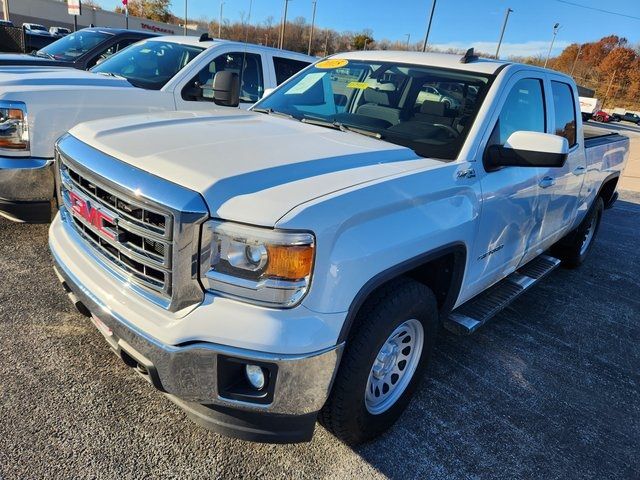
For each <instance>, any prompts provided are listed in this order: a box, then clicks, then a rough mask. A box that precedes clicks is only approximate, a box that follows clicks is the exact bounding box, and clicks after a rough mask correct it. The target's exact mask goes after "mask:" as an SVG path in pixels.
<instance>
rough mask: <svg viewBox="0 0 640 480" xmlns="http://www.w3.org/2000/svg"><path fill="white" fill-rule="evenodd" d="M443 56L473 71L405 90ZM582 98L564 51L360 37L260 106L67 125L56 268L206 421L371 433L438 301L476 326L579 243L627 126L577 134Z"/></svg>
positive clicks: (423, 346)
mask: <svg viewBox="0 0 640 480" xmlns="http://www.w3.org/2000/svg"><path fill="white" fill-rule="evenodd" d="M402 77H404V78H402ZM353 78H357V80H353ZM390 78H393V79H394V84H395V85H396V86H399V88H396V89H390V88H388V89H382V88H377V86H380V85H384V84H385V83H387V82H388V80H389V79H390ZM345 79H346V82H345ZM434 79H436V80H438V81H442V82H454V83H459V84H460V85H461V86H462V87H464V88H463V91H466V92H469V91H470V89H469V88H468V87H477V88H478V91H479V93H478V94H477V95H474V97H475V100H472V101H469V102H466V104H465V109H464V111H457V110H451V109H446V108H444V107H443V105H442V102H440V101H434V100H430V99H426V100H423V105H424V108H421V109H419V110H418V111H417V112H416V111H414V110H413V106H414V105H415V102H416V100H417V98H418V96H419V95H420V94H421V92H423V91H424V88H423V86H424V85H425V84H428V83H429V82H432V81H434ZM345 83H346V88H345ZM338 92H339V93H338ZM219 95H220V98H221V99H224V100H225V101H226V102H230V103H233V102H236V101H237V100H238V94H237V92H236V91H235V90H233V89H225V90H224V91H220V92H219ZM344 96H346V99H345V98H343V97H344ZM577 98H578V96H577V92H576V86H575V84H574V82H573V80H572V78H571V77H569V76H567V75H564V74H561V73H558V72H554V71H551V70H546V69H542V68H538V67H534V66H531V65H522V64H517V63H507V62H500V61H496V60H489V59H482V60H481V61H479V60H478V59H477V57H475V56H474V55H473V53H472V52H467V54H466V55H465V56H464V57H463V58H462V61H461V59H460V58H459V57H458V56H454V55H442V54H423V53H416V52H388V51H381V52H376V51H355V52H350V53H346V54H340V55H336V56H333V57H331V58H329V59H327V60H323V61H320V62H318V63H316V64H315V65H314V66H312V67H309V68H306V69H305V70H303V71H302V72H300V73H298V74H297V75H296V76H294V77H292V78H291V79H290V80H289V81H287V82H285V83H284V84H283V85H281V86H280V87H279V88H277V89H276V90H275V91H274V92H272V93H271V94H270V95H268V96H267V97H265V98H263V99H262V100H261V101H260V102H258V103H257V104H256V105H255V106H254V107H253V108H252V111H249V112H243V111H235V112H234V111H228V110H227V111H221V110H220V111H216V112H200V113H181V112H178V113H162V114H160V113H158V114H153V115H137V116H122V117H117V118H108V119H102V120H97V121H94V122H88V123H83V124H80V125H77V126H75V127H74V128H73V129H71V131H70V132H69V134H67V135H65V136H64V137H62V138H61V139H60V140H59V141H58V144H57V152H58V153H57V165H58V175H59V177H60V183H59V185H60V190H59V196H60V203H61V208H60V211H59V213H58V215H57V216H56V218H55V220H54V221H53V223H52V224H51V227H50V235H49V244H50V247H51V251H52V253H53V258H54V260H55V265H56V267H55V268H56V271H57V272H58V275H59V277H60V279H61V281H62V283H63V287H64V289H65V291H66V292H68V293H69V296H70V298H71V300H72V301H73V302H74V304H75V305H76V306H77V307H78V310H79V311H81V312H82V313H84V314H85V315H87V316H88V317H90V318H91V321H92V322H93V323H94V324H95V325H96V326H97V328H98V329H99V331H100V332H101V333H102V334H103V336H104V337H105V340H106V342H107V343H108V345H110V346H111V347H112V348H113V350H114V351H116V352H117V353H118V355H119V356H120V358H122V359H123V360H124V362H125V363H126V365H128V366H130V367H133V368H134V369H135V371H136V372H137V373H139V374H140V375H142V376H143V377H144V378H146V379H147V380H148V381H149V382H150V383H151V384H153V385H154V386H155V387H156V388H157V389H159V390H160V391H161V392H164V393H165V394H166V395H167V397H168V398H169V399H170V400H171V401H173V402H175V403H176V404H177V405H179V406H180V407H181V408H182V409H184V410H185V411H186V412H187V414H188V415H189V416H190V417H191V418H193V419H196V421H197V422H198V423H199V424H200V425H204V426H207V427H209V428H211V429H214V430H216V431H219V432H221V433H224V434H226V435H231V436H236V437H240V438H243V439H249V440H255V441H266V442H295V441H304V440H309V439H310V438H311V436H312V434H313V430H314V425H315V421H316V418H318V419H319V420H320V422H321V423H322V424H324V425H325V426H326V427H327V428H328V429H329V431H331V432H333V433H334V434H335V435H336V436H337V437H339V438H340V439H341V440H343V441H345V442H346V443H349V444H356V443H359V442H362V441H366V440H369V439H371V438H373V437H375V436H376V435H379V434H380V433H382V432H383V431H385V430H386V429H387V428H389V427H390V425H391V424H392V423H393V422H394V421H395V420H396V419H397V418H398V417H399V416H400V414H401V413H402V411H403V410H404V408H405V407H406V405H407V403H408V402H409V400H410V398H411V395H412V393H413V392H414V391H415V389H416V387H417V384H418V382H419V379H420V377H422V375H423V373H424V372H425V369H426V367H427V362H428V359H429V356H430V354H431V352H432V350H433V348H434V344H435V342H436V337H437V334H438V331H439V327H440V325H442V324H444V326H445V327H447V328H449V329H451V330H452V331H454V332H457V333H465V334H466V333H471V332H473V331H475V330H477V329H478V328H479V327H481V326H482V325H483V324H485V323H486V322H487V321H488V320H489V318H490V317H491V316H492V315H493V314H495V313H496V312H498V311H500V310H501V309H502V308H504V307H505V306H506V305H508V304H509V303H510V302H511V301H512V300H513V299H514V298H516V297H518V296H519V295H520V294H522V292H524V291H525V290H526V289H528V288H530V287H531V286H532V285H534V284H536V283H537V282H538V281H539V280H540V279H541V278H543V277H544V276H545V275H546V274H548V273H549V272H550V271H552V270H553V269H554V268H555V267H556V266H557V265H558V264H559V263H560V261H561V260H562V261H563V262H565V263H566V264H567V265H568V266H577V265H579V264H581V263H582V262H583V261H584V260H585V259H586V257H587V255H588V254H589V251H590V250H591V247H592V246H593V242H594V239H595V237H596V234H597V232H598V228H599V226H600V219H601V217H602V215H603V210H604V208H606V207H608V206H611V205H612V203H613V202H614V201H615V199H616V193H615V191H616V185H617V181H618V178H619V175H620V172H621V170H622V169H623V168H624V166H625V162H626V159H627V156H628V146H629V139H628V138H627V137H624V136H620V135H617V134H612V135H607V136H602V137H597V138H584V136H583V126H582V121H581V118H580V115H579V111H580V110H579V105H578V101H577ZM466 100H467V99H465V101H466ZM438 109H439V113H435V112H436V110H438ZM549 249H551V252H553V256H552V255H550V254H549V253H544V252H548V251H549ZM555 313H556V312H552V311H541V312H540V315H546V316H553V315H554V314H555ZM550 321H552V320H550ZM122 394H123V395H127V394H129V395H133V394H134V393H133V392H129V393H127V392H122ZM97 401H99V400H97Z"/></svg>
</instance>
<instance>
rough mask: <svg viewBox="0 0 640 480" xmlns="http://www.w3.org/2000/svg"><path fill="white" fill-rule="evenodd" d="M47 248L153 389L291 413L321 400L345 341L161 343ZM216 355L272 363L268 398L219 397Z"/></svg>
mask: <svg viewBox="0 0 640 480" xmlns="http://www.w3.org/2000/svg"><path fill="white" fill-rule="evenodd" d="M52 253H53V257H54V260H55V263H56V268H55V270H56V273H57V274H58V277H59V278H60V281H61V282H62V284H63V287H64V288H65V290H66V291H67V293H68V294H69V297H70V298H71V300H72V301H73V302H74V303H75V304H76V306H77V307H78V309H79V310H80V311H81V312H83V311H84V313H85V314H88V313H89V312H91V313H92V314H94V315H95V316H96V317H97V318H98V319H99V320H100V322H102V323H103V324H104V325H106V326H107V327H108V328H109V329H110V331H111V333H110V334H109V332H105V329H104V328H102V329H101V328H100V327H99V330H100V331H101V333H103V335H104V336H105V339H106V340H107V342H108V343H109V344H110V346H111V347H112V348H113V349H114V350H115V351H116V352H117V353H119V354H120V356H121V357H123V359H125V357H126V359H129V360H131V359H132V360H133V361H134V363H136V364H137V365H131V366H138V367H139V368H138V370H139V371H140V370H142V371H146V373H145V377H146V378H147V379H148V380H149V381H150V382H151V383H152V384H153V385H154V386H156V388H158V389H159V390H161V391H163V392H165V393H168V394H169V395H170V398H171V397H177V398H172V400H173V401H174V403H177V404H178V405H180V406H182V407H183V408H185V407H184V403H185V402H187V403H192V404H199V405H216V406H220V407H226V408H232V409H235V410H244V411H248V412H254V413H258V412H264V413H265V414H266V413H268V414H277V415H290V416H293V415H308V414H312V413H315V412H317V411H319V410H320V409H321V408H322V406H323V405H324V403H325V401H326V399H327V397H328V395H329V392H330V390H331V385H332V382H333V378H334V374H335V372H336V369H337V367H338V364H339V361H340V357H341V354H342V350H343V347H344V344H340V345H338V346H336V347H333V348H331V349H327V350H323V351H319V352H313V353H310V354H306V355H283V354H270V353H264V352H257V351H250V350H244V349H239V348H234V347H228V346H224V345H217V344H212V343H207V342H192V343H190V344H188V345H185V346H174V345H165V344H163V343H161V342H159V341H158V340H156V339H154V338H151V337H150V336H148V335H146V334H145V333H144V332H142V331H140V330H139V329H137V328H136V327H135V326H133V325H131V324H130V323H129V322H127V320H126V319H124V318H122V317H120V316H119V315H118V314H117V313H115V312H113V311H112V310H110V309H109V307H108V306H107V305H105V304H104V303H103V302H102V301H101V300H100V299H98V298H96V297H95V296H94V295H92V293H91V292H90V291H88V290H87V289H86V288H85V287H84V286H83V285H82V284H81V282H80V281H79V280H78V278H77V277H75V276H74V274H73V273H72V272H71V271H70V270H69V269H68V268H67V267H66V266H65V265H64V264H63V263H62V261H61V260H60V258H59V257H58V255H56V252H55V250H52ZM87 310H88V311H87ZM230 321H232V319H230ZM94 323H96V322H94ZM123 354H124V355H123ZM220 355H223V356H225V357H232V358H235V359H241V360H248V361H255V362H256V363H260V362H263V363H269V364H274V365H276V366H277V375H276V379H275V387H274V392H273V400H272V401H271V403H269V404H258V403H253V402H251V401H239V400H231V399H228V398H223V397H222V396H220V395H219V392H218V390H219V389H218V379H217V373H216V372H217V371H218V369H217V363H218V357H219V356H220ZM126 359H125V361H126ZM140 367H142V368H140ZM176 400H177V401H176Z"/></svg>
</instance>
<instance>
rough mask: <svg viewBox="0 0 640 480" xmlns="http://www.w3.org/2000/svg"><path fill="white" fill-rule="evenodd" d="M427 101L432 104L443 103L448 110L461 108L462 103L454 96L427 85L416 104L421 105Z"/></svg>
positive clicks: (421, 91)
mask: <svg viewBox="0 0 640 480" xmlns="http://www.w3.org/2000/svg"><path fill="white" fill-rule="evenodd" d="M425 100H429V101H432V102H442V104H443V105H444V106H445V107H446V108H459V107H460V102H459V101H458V100H457V99H455V98H454V97H453V95H449V94H447V93H446V92H445V91H442V90H440V89H438V88H437V87H434V86H433V85H425V86H423V87H422V90H420V93H419V94H418V98H417V99H416V104H417V105H421V104H422V103H423V102H424V101H425Z"/></svg>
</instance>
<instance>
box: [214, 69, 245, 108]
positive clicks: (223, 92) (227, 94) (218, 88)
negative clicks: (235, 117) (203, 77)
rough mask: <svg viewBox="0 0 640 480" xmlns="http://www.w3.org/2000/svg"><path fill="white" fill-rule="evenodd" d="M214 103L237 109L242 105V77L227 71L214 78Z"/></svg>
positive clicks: (217, 74)
mask: <svg viewBox="0 0 640 480" xmlns="http://www.w3.org/2000/svg"><path fill="white" fill-rule="evenodd" d="M213 101H214V102H215V103H216V104H218V105H221V106H223V107H237V106H238V105H239V104H240V77H239V76H238V74H237V73H235V72H231V71H229V70H225V71H222V72H218V73H216V75H215V76H214V77H213Z"/></svg>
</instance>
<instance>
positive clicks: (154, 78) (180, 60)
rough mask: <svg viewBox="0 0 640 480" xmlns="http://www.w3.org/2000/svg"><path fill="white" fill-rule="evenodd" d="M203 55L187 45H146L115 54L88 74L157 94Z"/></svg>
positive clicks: (160, 42)
mask: <svg viewBox="0 0 640 480" xmlns="http://www.w3.org/2000/svg"><path fill="white" fill-rule="evenodd" d="M203 51H204V48H201V47H194V46H191V45H181V44H179V43H172V42H162V41H146V42H142V43H137V44H135V45H132V46H130V47H128V48H126V49H125V50H123V51H122V52H119V53H116V54H115V55H113V56H112V57H109V58H108V59H107V60H105V61H104V62H102V63H101V64H100V65H98V66H96V67H94V68H92V69H91V71H92V72H96V73H107V74H112V75H118V76H120V77H124V78H126V79H127V80H128V81H129V83H131V84H132V85H135V86H136V87H140V88H145V89H147V90H160V89H161V88H162V87H163V86H164V85H165V84H166V83H167V82H168V81H169V80H171V78H173V76H174V75H175V74H176V73H178V72H179V71H180V70H181V69H183V68H184V67H185V66H186V65H187V64H188V63H189V62H190V61H191V60H193V59H194V58H195V57H197V56H198V55H199V54H200V53H201V52H203Z"/></svg>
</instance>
